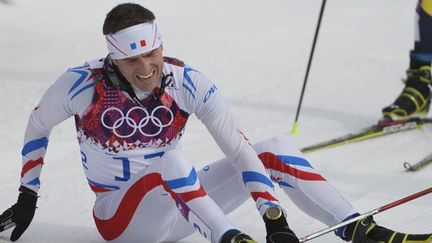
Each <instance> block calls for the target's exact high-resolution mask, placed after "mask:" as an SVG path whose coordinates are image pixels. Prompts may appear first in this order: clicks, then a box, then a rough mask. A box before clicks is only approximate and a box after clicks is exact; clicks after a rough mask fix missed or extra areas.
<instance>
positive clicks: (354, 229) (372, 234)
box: [345, 216, 432, 243]
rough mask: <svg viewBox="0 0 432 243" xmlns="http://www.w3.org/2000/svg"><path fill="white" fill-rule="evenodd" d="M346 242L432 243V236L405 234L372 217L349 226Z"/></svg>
mask: <svg viewBox="0 0 432 243" xmlns="http://www.w3.org/2000/svg"><path fill="white" fill-rule="evenodd" d="M345 238H346V240H351V241H352V242H353V243H432V234H404V233H400V232H396V231H393V230H390V229H387V228H384V227H382V226H379V225H377V224H376V223H375V221H374V220H373V218H372V216H369V217H367V218H365V219H362V220H359V221H357V222H354V223H351V224H349V225H348V226H347V227H346V229H345Z"/></svg>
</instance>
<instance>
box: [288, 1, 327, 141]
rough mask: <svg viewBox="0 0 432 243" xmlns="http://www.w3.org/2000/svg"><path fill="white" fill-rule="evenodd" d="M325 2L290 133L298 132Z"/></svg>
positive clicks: (322, 6) (324, 2)
mask: <svg viewBox="0 0 432 243" xmlns="http://www.w3.org/2000/svg"><path fill="white" fill-rule="evenodd" d="M325 4H326V0H323V1H322V5H321V11H320V14H319V17H318V24H317V27H316V30H315V36H314V40H313V43H312V49H311V52H310V55H309V62H308V65H307V68H306V74H305V78H304V81H303V87H302V91H301V94H300V100H299V104H298V106H297V112H296V116H295V119H294V124H293V127H292V129H291V133H292V134H297V133H298V131H297V122H298V118H299V115H300V109H301V105H302V102H303V96H304V92H305V89H306V83H307V79H308V76H309V70H310V67H311V63H312V57H313V54H314V51H315V44H316V42H317V39H318V33H319V29H320V26H321V19H322V16H323V14H324V7H325Z"/></svg>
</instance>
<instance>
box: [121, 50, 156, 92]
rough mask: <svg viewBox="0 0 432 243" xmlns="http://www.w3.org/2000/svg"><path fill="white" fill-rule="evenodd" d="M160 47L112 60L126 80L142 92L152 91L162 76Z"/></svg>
mask: <svg viewBox="0 0 432 243" xmlns="http://www.w3.org/2000/svg"><path fill="white" fill-rule="evenodd" d="M162 50H163V47H162V45H161V46H160V47H158V48H156V49H154V50H152V51H150V52H147V53H143V54H140V55H136V56H133V57H128V58H125V59H119V60H113V61H114V64H115V65H116V66H117V67H118V69H119V70H120V72H121V73H122V74H123V76H124V77H125V78H126V80H127V81H128V82H129V83H131V84H133V85H134V86H135V87H137V88H139V89H140V90H142V91H152V90H153V89H154V88H155V87H156V86H157V85H158V82H159V80H160V79H161V76H162V69H163V64H164V60H163V55H162Z"/></svg>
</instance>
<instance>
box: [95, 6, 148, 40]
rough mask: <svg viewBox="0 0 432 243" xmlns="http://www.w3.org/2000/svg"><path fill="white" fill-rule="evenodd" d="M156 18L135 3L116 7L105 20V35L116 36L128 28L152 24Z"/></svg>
mask: <svg viewBox="0 0 432 243" xmlns="http://www.w3.org/2000/svg"><path fill="white" fill-rule="evenodd" d="M155 18H156V17H155V16H154V14H153V13H152V11H150V10H148V9H146V8H144V7H143V6H141V5H139V4H135V3H122V4H119V5H117V6H115V7H114V8H113V9H111V11H109V13H108V14H107V16H106V18H105V22H104V25H103V34H104V35H108V34H114V33H116V32H117V31H120V30H122V29H126V28H128V27H131V26H134V25H137V24H142V23H147V22H151V21H153V20H154V19H155Z"/></svg>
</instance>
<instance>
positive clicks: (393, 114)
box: [382, 65, 432, 121]
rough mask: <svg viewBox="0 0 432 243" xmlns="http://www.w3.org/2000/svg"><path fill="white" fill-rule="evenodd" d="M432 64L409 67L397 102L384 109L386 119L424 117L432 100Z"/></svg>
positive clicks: (400, 119) (398, 119)
mask: <svg viewBox="0 0 432 243" xmlns="http://www.w3.org/2000/svg"><path fill="white" fill-rule="evenodd" d="M431 84H432V81H431V68H430V65H425V66H421V67H420V68H418V69H408V71H407V79H406V81H405V88H404V89H403V91H402V93H401V94H400V95H399V96H398V97H397V98H396V100H395V102H394V103H393V104H391V105H389V106H387V107H385V108H384V109H383V110H382V114H383V120H384V121H402V120H408V119H411V118H424V117H425V116H426V115H427V113H428V111H429V106H430V102H431V91H430V88H429V85H431Z"/></svg>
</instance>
